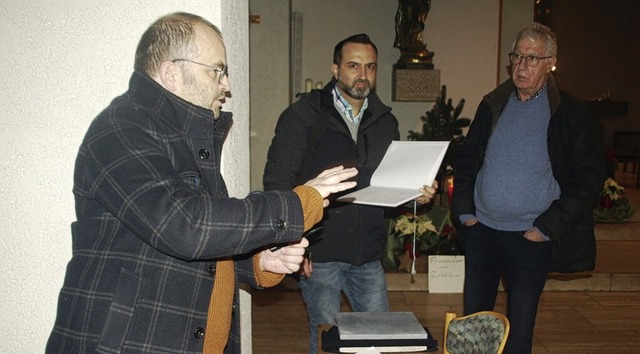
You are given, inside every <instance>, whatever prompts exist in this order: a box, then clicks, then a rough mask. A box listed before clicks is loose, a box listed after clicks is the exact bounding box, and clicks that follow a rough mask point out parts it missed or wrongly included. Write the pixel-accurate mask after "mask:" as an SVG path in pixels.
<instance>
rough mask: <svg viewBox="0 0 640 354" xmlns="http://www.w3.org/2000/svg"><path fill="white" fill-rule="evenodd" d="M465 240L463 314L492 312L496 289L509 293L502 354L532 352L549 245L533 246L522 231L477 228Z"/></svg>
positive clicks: (482, 226)
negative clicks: (507, 327) (507, 328)
mask: <svg viewBox="0 0 640 354" xmlns="http://www.w3.org/2000/svg"><path fill="white" fill-rule="evenodd" d="M462 228H463V229H464V230H460V231H462V232H464V233H465V234H466V235H465V236H466V243H467V245H466V256H465V279H464V314H465V315H468V314H471V313H474V312H478V311H487V310H493V308H494V306H495V303H496V297H497V294H498V284H499V282H500V278H503V280H504V285H505V290H506V292H507V317H508V318H509V322H510V324H511V333H510V334H509V339H508V340H507V345H506V348H505V353H517V354H524V353H531V342H532V338H533V328H534V326H535V322H536V313H537V311H538V301H539V299H540V295H541V294H542V290H543V288H544V284H545V282H546V280H547V274H548V272H549V267H550V264H551V243H550V242H531V241H529V240H527V239H525V238H524V231H499V230H494V229H492V228H490V227H487V226H485V225H482V224H481V223H476V224H475V225H473V226H471V227H466V226H462Z"/></svg>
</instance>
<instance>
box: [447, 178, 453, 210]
mask: <svg viewBox="0 0 640 354" xmlns="http://www.w3.org/2000/svg"><path fill="white" fill-rule="evenodd" d="M447 196H448V197H449V205H451V199H452V198H453V175H449V176H448V178H447Z"/></svg>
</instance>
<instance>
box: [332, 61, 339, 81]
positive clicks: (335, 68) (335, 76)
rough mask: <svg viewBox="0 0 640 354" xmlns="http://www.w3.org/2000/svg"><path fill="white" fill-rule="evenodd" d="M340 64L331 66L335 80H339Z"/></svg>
mask: <svg viewBox="0 0 640 354" xmlns="http://www.w3.org/2000/svg"><path fill="white" fill-rule="evenodd" d="M338 69H339V68H338V64H331V74H333V78H334V79H336V80H338Z"/></svg>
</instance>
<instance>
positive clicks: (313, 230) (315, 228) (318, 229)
mask: <svg viewBox="0 0 640 354" xmlns="http://www.w3.org/2000/svg"><path fill="white" fill-rule="evenodd" d="M320 230H322V225H318V226H316V227H314V228H313V229H311V230H309V231H307V232H305V233H304V234H303V235H302V237H306V238H307V240H309V236H311V235H313V234H315V233H317V232H318V231H320ZM309 241H311V240H309ZM286 245H287V244H280V245H277V246H273V247H271V248H269V251H271V252H275V251H277V250H279V249H281V248H282V247H284V246H286Z"/></svg>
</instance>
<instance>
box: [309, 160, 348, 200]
mask: <svg viewBox="0 0 640 354" xmlns="http://www.w3.org/2000/svg"><path fill="white" fill-rule="evenodd" d="M357 174H358V170H356V169H355V168H354V167H352V168H344V167H342V166H338V167H334V168H330V169H328V170H324V171H322V173H320V174H319V175H318V176H317V177H316V178H314V179H312V180H310V181H308V182H307V183H305V184H304V185H305V186H309V187H313V188H314V189H315V190H317V191H318V193H320V195H322V199H323V203H324V206H325V207H327V206H328V205H329V200H328V199H327V197H328V196H329V195H331V194H332V193H337V192H342V191H344V190H347V189H351V188H353V187H355V186H356V182H354V181H350V182H344V181H345V180H347V179H349V178H351V177H354V176H355V175H357Z"/></svg>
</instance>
